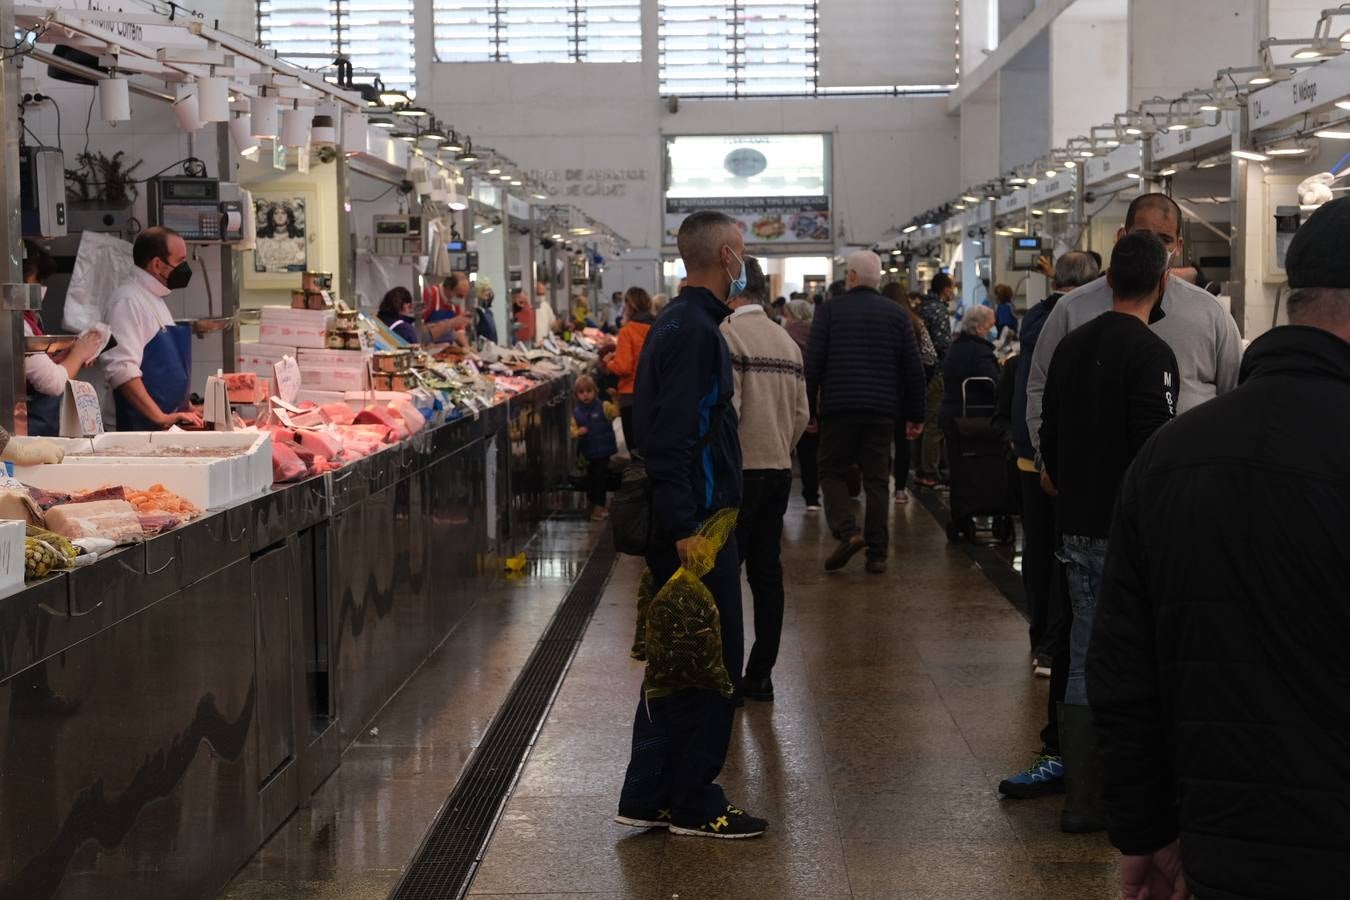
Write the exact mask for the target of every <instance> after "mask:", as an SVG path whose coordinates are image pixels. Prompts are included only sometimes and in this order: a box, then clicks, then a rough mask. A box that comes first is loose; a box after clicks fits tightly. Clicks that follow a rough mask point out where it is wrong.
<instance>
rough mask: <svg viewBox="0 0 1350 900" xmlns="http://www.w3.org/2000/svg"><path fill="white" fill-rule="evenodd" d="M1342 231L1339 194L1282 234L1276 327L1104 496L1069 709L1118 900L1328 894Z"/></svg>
mask: <svg viewBox="0 0 1350 900" xmlns="http://www.w3.org/2000/svg"><path fill="white" fill-rule="evenodd" d="M1347 234H1350V198H1343V199H1340V200H1334V201H1332V202H1331V203H1328V204H1327V205H1325V206H1323V207H1322V208H1321V209H1319V210H1318V211H1317V212H1315V213H1314V214H1313V215H1312V217H1311V218H1309V220H1308V221H1307V222H1306V223H1305V224H1304V225H1303V227H1302V228H1300V229H1299V231H1298V233H1297V234H1296V235H1295V236H1294V240H1293V242H1292V244H1291V245H1290V247H1289V252H1288V255H1287V257H1286V263H1285V269H1286V271H1287V272H1288V275H1289V285H1290V287H1291V288H1293V289H1294V292H1293V293H1292V294H1291V295H1290V297H1289V300H1288V310H1289V321H1290V322H1291V323H1293V324H1292V325H1288V326H1285V327H1281V328H1275V329H1272V330H1271V331H1268V332H1267V333H1265V334H1264V335H1262V336H1261V337H1259V338H1257V339H1256V340H1255V341H1254V342H1253V343H1252V345H1251V347H1250V348H1249V349H1248V351H1247V353H1246V356H1245V358H1244V360H1243V363H1242V368H1241V372H1240V375H1239V387H1238V388H1237V389H1236V390H1234V391H1232V392H1230V393H1228V394H1226V395H1224V396H1221V397H1219V398H1217V399H1215V400H1212V401H1210V402H1209V403H1206V404H1205V405H1204V406H1202V407H1200V408H1198V409H1195V410H1193V411H1191V412H1189V413H1186V414H1185V415H1183V416H1181V417H1180V418H1179V419H1178V420H1177V421H1176V422H1174V423H1172V424H1171V425H1169V426H1168V427H1166V428H1164V429H1163V430H1162V431H1161V432H1159V433H1158V434H1157V435H1156V436H1155V437H1154V438H1153V439H1152V440H1151V441H1149V442H1148V443H1147V444H1146V445H1145V446H1144V449H1143V450H1142V451H1141V452H1140V454H1139V456H1138V458H1137V459H1136V460H1135V463H1134V465H1133V467H1132V468H1131V469H1130V472H1129V475H1128V476H1127V477H1126V479H1125V482H1124V485H1123V486H1122V489H1121V495H1120V499H1119V501H1118V502H1117V504H1116V513H1115V521H1114V524H1113V528H1112V532H1111V550H1110V553H1109V554H1108V557H1107V563H1106V572H1105V583H1104V588H1103V591H1102V597H1101V604H1100V607H1099V609H1098V613H1097V620H1096V626H1095V630H1094V632H1093V635H1092V644H1091V648H1090V650H1089V654H1088V679H1089V691H1088V699H1089V702H1090V703H1091V705H1092V711H1093V715H1094V717H1095V719H1096V723H1097V732H1098V735H1099V737H1100V740H1101V745H1102V750H1103V753H1104V756H1105V764H1106V772H1105V801H1106V806H1107V821H1108V825H1109V830H1110V836H1111V841H1112V843H1113V844H1115V845H1116V847H1118V848H1119V849H1120V850H1121V852H1122V853H1124V854H1125V857H1124V859H1123V861H1122V870H1121V875H1122V880H1123V882H1124V888H1125V893H1124V895H1125V896H1126V897H1127V898H1134V897H1139V896H1142V892H1143V891H1144V890H1145V889H1147V890H1148V891H1149V893H1148V896H1149V897H1167V896H1185V891H1186V890H1187V883H1189V889H1190V890H1191V891H1194V894H1195V896H1196V897H1198V898H1202V900H1212V898H1222V900H1233V898H1270V900H1275V898H1293V897H1343V896H1345V895H1346V892H1347V885H1350V813H1347V801H1346V798H1347V797H1350V766H1348V765H1347V758H1348V757H1347V749H1346V748H1347V747H1350V692H1348V691H1347V690H1346V686H1347V684H1350V665H1348V664H1347V662H1346V660H1347V658H1350V657H1347V654H1346V647H1347V645H1350V607H1347V604H1346V596H1347V588H1346V585H1347V584H1348V583H1350V550H1347V544H1346V542H1345V538H1344V534H1345V527H1346V522H1347V521H1350V475H1347V465H1346V461H1347V460H1350V419H1347V418H1346V416H1345V410H1347V409H1350V343H1347V342H1350V256H1347V255H1346V252H1345V240H1346V235H1347ZM1183 792H1184V793H1183ZM1178 839H1179V845H1180V849H1178ZM1183 870H1184V875H1183ZM1183 879H1184V880H1183ZM1173 891H1176V893H1172V892H1173Z"/></svg>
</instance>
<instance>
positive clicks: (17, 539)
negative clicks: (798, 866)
mask: <svg viewBox="0 0 1350 900" xmlns="http://www.w3.org/2000/svg"><path fill="white" fill-rule="evenodd" d="M27 524H28V523H27V522H20V521H19V520H17V519H7V520H5V521H0V591H6V590H9V589H10V588H15V587H18V586H19V585H21V584H23V549H24V548H23V537H24V534H25V533H26V526H27Z"/></svg>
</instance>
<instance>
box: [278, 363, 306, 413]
mask: <svg viewBox="0 0 1350 900" xmlns="http://www.w3.org/2000/svg"><path fill="white" fill-rule="evenodd" d="M272 369H273V370H274V371H275V372H276V376H277V396H278V397H280V398H281V399H282V400H283V401H285V402H286V403H288V404H294V403H295V398H296V397H297V396H298V395H299V394H300V385H301V379H300V364H299V363H297V362H296V361H295V357H293V356H283V357H281V361H280V362H278V363H276V364H275V365H273V366H272Z"/></svg>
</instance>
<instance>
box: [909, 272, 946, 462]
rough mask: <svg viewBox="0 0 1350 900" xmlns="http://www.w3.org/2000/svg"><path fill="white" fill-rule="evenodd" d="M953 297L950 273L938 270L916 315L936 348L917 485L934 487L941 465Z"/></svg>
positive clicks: (929, 386)
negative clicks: (945, 364)
mask: <svg viewBox="0 0 1350 900" xmlns="http://www.w3.org/2000/svg"><path fill="white" fill-rule="evenodd" d="M955 297H956V285H955V284H953V283H952V276H950V275H948V274H947V273H946V272H939V273H938V274H936V275H934V276H933V283H932V285H931V286H930V290H929V292H928V295H927V296H925V297H924V298H923V302H922V303H920V304H919V318H921V319H923V323H924V325H926V326H927V327H928V336H929V337H930V338H932V340H933V349H934V350H936V351H937V370H936V371H935V372H934V373H933V377H932V378H930V379H929V380H928V395H927V398H926V409H927V413H928V415H927V418H926V420H925V421H924V433H923V440H922V441H921V442H920V447H919V449H920V455H919V467H918V471H917V472H915V475H914V483H915V484H916V485H918V486H919V487H936V486H937V483H938V476H939V471H938V470H939V469H941V468H942V445H943V440H942V428H941V427H940V426H939V424H938V410H939V409H940V408H941V406H942V394H943V389H944V382H943V378H942V363H943V361H944V360H945V359H946V358H947V351H948V349H950V348H951V345H952V314H951V302H952V300H953V299H955Z"/></svg>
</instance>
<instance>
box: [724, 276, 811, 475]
mask: <svg viewBox="0 0 1350 900" xmlns="http://www.w3.org/2000/svg"><path fill="white" fill-rule="evenodd" d="M722 336H723V337H724V338H726V341H727V347H728V348H729V349H730V350H731V373H732V378H733V379H734V380H735V391H736V392H735V393H734V394H733V395H732V398H731V402H732V404H733V405H734V406H735V408H736V415H737V417H738V419H739V422H740V436H741V455H742V457H743V460H744V462H743V463H742V465H743V466H744V468H745V470H746V471H751V470H754V469H791V468H792V448H793V447H795V446H796V445H797V440H798V439H799V438H800V437H801V436H802V432H803V431H805V430H806V421H807V417H808V412H807V408H806V378H805V375H804V373H803V370H802V352H801V350H800V349H799V348H798V347H797V343H796V341H794V340H793V339H792V338H791V336H789V335H788V333H787V332H786V331H785V330H784V329H783V327H782V326H781V325H778V324H777V323H775V322H773V321H772V320H771V319H770V318H769V317H768V316H767V315H765V313H764V308H763V307H762V306H760V305H759V304H757V303H751V304H749V305H747V306H742V307H740V308H739V309H737V310H736V311H735V312H733V313H732V314H731V315H730V316H729V317H728V318H727V319H726V320H724V321H723V322H722Z"/></svg>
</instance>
